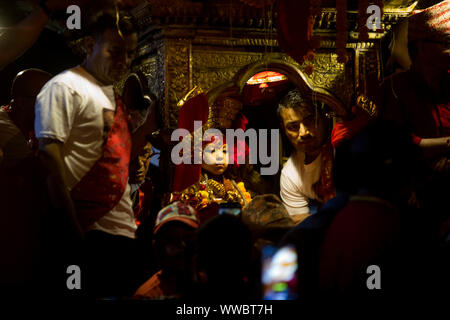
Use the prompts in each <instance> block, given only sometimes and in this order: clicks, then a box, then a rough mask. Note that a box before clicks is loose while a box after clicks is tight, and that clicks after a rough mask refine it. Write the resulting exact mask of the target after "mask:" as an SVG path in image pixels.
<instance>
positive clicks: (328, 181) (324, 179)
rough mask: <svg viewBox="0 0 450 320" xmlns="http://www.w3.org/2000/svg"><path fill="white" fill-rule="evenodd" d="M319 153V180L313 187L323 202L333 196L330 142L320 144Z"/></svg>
mask: <svg viewBox="0 0 450 320" xmlns="http://www.w3.org/2000/svg"><path fill="white" fill-rule="evenodd" d="M320 153H321V155H322V159H321V160H322V164H321V173H320V178H319V181H317V182H316V183H315V184H314V186H313V188H314V192H315V193H316V195H317V196H318V197H319V199H320V200H321V201H322V202H324V203H325V202H327V201H328V200H330V199H332V198H334V196H335V191H334V185H333V149H332V146H331V144H330V142H327V143H326V144H325V145H324V146H322V150H321V151H320Z"/></svg>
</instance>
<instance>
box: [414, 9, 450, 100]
mask: <svg viewBox="0 0 450 320" xmlns="http://www.w3.org/2000/svg"><path fill="white" fill-rule="evenodd" d="M408 52H409V55H410V56H411V61H412V65H411V67H412V68H413V69H414V70H416V71H417V72H418V73H419V74H420V75H421V76H422V77H423V78H424V80H425V81H426V82H427V84H428V85H429V87H430V88H432V89H433V90H434V93H435V94H443V93H445V92H446V91H448V86H449V85H450V80H449V77H450V75H449V70H450V2H448V1H442V2H440V3H438V4H435V5H433V6H430V7H428V8H426V9H424V10H421V11H418V12H416V13H415V14H413V15H411V16H410V17H409V18H408ZM447 94H448V92H447Z"/></svg>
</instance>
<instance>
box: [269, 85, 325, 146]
mask: <svg viewBox="0 0 450 320" xmlns="http://www.w3.org/2000/svg"><path fill="white" fill-rule="evenodd" d="M277 114H278V117H279V119H280V122H281V127H282V129H283V131H284V133H285V134H286V136H287V138H288V140H289V142H290V143H291V145H292V147H293V148H294V149H295V150H296V151H302V152H305V153H310V152H314V151H316V150H317V149H319V148H320V147H321V146H322V145H323V144H324V143H325V139H326V129H327V128H326V121H325V117H324V116H323V115H322V113H321V112H320V111H319V110H316V108H315V107H314V104H313V102H312V101H311V99H310V98H307V97H306V96H302V94H301V93H300V91H299V90H297V89H295V90H292V91H290V92H289V93H288V94H287V95H286V96H285V97H284V98H283V99H282V100H281V101H280V103H279V105H278V109H277Z"/></svg>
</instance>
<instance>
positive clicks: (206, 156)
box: [202, 143, 228, 175]
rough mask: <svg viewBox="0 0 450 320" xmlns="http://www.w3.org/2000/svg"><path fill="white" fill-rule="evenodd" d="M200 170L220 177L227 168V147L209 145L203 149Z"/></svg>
mask: <svg viewBox="0 0 450 320" xmlns="http://www.w3.org/2000/svg"><path fill="white" fill-rule="evenodd" d="M202 168H203V169H204V170H206V171H208V172H209V173H212V174H214V175H221V174H223V173H224V172H225V170H227V168H228V149H227V145H226V144H225V145H219V144H217V143H210V144H208V145H206V147H205V148H204V149H203V163H202Z"/></svg>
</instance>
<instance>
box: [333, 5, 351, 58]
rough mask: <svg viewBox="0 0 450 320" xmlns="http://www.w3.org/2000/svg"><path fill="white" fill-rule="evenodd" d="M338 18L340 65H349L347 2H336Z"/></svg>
mask: <svg viewBox="0 0 450 320" xmlns="http://www.w3.org/2000/svg"><path fill="white" fill-rule="evenodd" d="M336 8H337V16H336V29H337V35H336V53H337V55H338V58H337V61H338V62H339V63H347V62H348V60H349V57H348V53H347V50H345V46H346V44H347V39H348V33H347V27H348V22H347V0H336Z"/></svg>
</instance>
